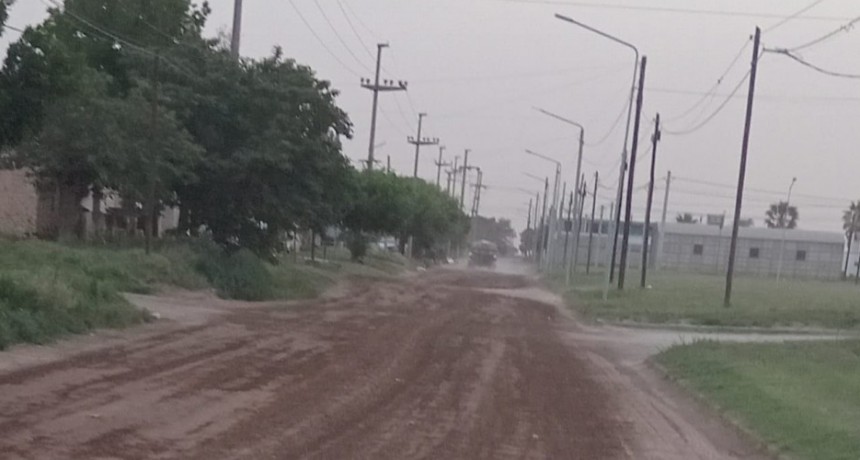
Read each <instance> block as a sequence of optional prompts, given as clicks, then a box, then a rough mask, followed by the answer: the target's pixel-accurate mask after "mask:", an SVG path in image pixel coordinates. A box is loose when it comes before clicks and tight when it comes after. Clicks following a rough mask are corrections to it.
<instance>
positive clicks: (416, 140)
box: [406, 113, 439, 185]
mask: <svg viewBox="0 0 860 460" xmlns="http://www.w3.org/2000/svg"><path fill="white" fill-rule="evenodd" d="M426 116H427V114H426V113H419V114H418V134H417V135H416V136H415V137H412V136H409V137H407V138H406V141H407V142H409V143H410V144H412V145H414V146H415V169H414V170H413V171H412V177H418V155H419V154H420V153H421V146H422V145H439V138H433V139H430V138H426V137H421V123H422V122H423V121H424V117H426ZM437 185H438V181H437Z"/></svg>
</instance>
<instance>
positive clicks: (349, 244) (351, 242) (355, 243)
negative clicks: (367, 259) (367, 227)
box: [346, 232, 367, 260]
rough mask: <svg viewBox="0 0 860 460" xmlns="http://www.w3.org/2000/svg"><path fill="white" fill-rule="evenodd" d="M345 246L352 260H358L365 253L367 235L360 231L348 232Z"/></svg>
mask: <svg viewBox="0 0 860 460" xmlns="http://www.w3.org/2000/svg"><path fill="white" fill-rule="evenodd" d="M346 248H347V249H349V253H350V255H351V256H352V260H360V259H362V258H364V256H365V255H367V237H366V236H364V235H363V234H362V233H361V232H349V233H348V234H347V235H346Z"/></svg>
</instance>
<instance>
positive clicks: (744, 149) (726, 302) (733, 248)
mask: <svg viewBox="0 0 860 460" xmlns="http://www.w3.org/2000/svg"><path fill="white" fill-rule="evenodd" d="M760 45H761V29H760V28H758V27H756V28H755V39H754V40H753V52H752V63H751V64H750V88H749V91H748V92H747V114H746V120H745V122H744V140H743V145H742V146H741V166H740V171H739V172H738V191H737V196H736V197H735V221H734V222H732V242H731V245H730V246H729V266H728V270H727V271H726V294H725V297H724V298H723V306H725V307H726V308H728V307H730V306H731V305H732V282H733V281H734V276H735V255H736V252H737V249H738V231H739V230H740V223H741V206H742V205H743V201H744V180H745V179H746V175H747V153H748V152H749V146H750V129H751V128H752V114H753V102H754V101H755V78H756V74H757V73H758V58H759V46H760Z"/></svg>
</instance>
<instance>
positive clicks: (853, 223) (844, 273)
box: [842, 206, 860, 279]
mask: <svg viewBox="0 0 860 460" xmlns="http://www.w3.org/2000/svg"><path fill="white" fill-rule="evenodd" d="M852 207H853V206H852ZM857 214H858V213H857V208H856V207H855V209H854V210H853V211H852V216H851V228H849V229H848V254H847V255H846V256H845V269H844V270H842V278H843V279H845V278H848V262H849V261H850V260H851V243H852V242H853V241H854V229H855V228H857ZM858 262H860V257H858Z"/></svg>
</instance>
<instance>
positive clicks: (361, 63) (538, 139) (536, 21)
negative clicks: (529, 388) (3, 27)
mask: <svg viewBox="0 0 860 460" xmlns="http://www.w3.org/2000/svg"><path fill="white" fill-rule="evenodd" d="M813 3H815V2H813V0H719V1H717V0H696V1H689V0H647V1H646V0H642V1H639V0H636V1H633V0H618V1H617V2H612V3H609V2H603V1H598V0H591V1H582V2H574V1H570V2H568V1H567V0H558V1H545V2H541V3H538V2H535V3H529V0H523V1H519V2H513V1H505V0H318V1H315V0H292V1H291V0H245V14H244V33H243V43H242V54H243V55H245V56H252V57H260V56H263V55H266V54H267V53H269V52H270V51H271V49H272V47H273V46H275V45H280V46H282V47H283V48H284V50H285V52H286V54H287V55H288V56H292V57H294V58H295V59H297V60H298V61H299V62H302V63H306V64H309V65H311V66H312V67H313V68H314V69H316V70H317V72H318V75H319V77H320V78H324V79H328V80H331V81H332V82H333V84H334V86H335V87H337V88H338V89H340V91H341V96H340V98H339V103H340V105H341V106H342V107H343V108H344V109H345V110H346V111H347V112H348V113H349V115H350V117H351V119H352V121H353V122H354V124H355V137H354V139H353V140H351V141H347V142H346V144H345V153H346V154H347V155H348V156H349V157H350V158H352V159H354V160H358V159H363V158H366V155H367V143H368V135H369V125H370V106H371V95H370V93H369V92H368V91H366V90H363V89H362V88H360V86H359V78H360V77H372V72H371V68H372V67H373V64H374V60H373V59H372V58H371V55H370V51H373V48H375V43H377V42H379V41H386V42H389V43H390V44H391V48H390V49H389V50H387V51H386V52H385V54H384V58H383V67H384V68H385V69H386V73H385V74H384V77H386V78H392V79H402V80H408V81H409V82H410V85H409V95H408V96H407V95H405V94H402V93H400V94H384V95H382V96H381V97H380V101H381V103H380V107H381V111H382V113H381V115H380V118H379V128H378V132H377V142H379V143H381V142H385V145H384V146H383V147H382V148H381V149H378V150H377V155H378V156H379V157H382V159H383V160H384V158H385V156H387V155H390V156H391V162H392V165H393V166H394V167H395V168H396V169H397V170H398V172H400V173H402V174H410V173H411V171H412V161H413V148H412V147H411V146H410V145H408V144H407V143H406V136H407V135H414V133H415V125H416V120H415V119H416V115H415V112H427V113H428V114H429V117H428V118H427V119H426V121H425V125H424V134H425V135H427V136H431V137H439V138H441V140H442V143H443V144H444V145H446V146H447V148H448V150H447V159H448V160H450V159H452V157H453V155H462V152H463V149H465V148H470V149H472V154H471V160H472V162H473V163H474V164H476V165H478V166H480V167H482V168H483V170H484V179H485V183H487V184H489V185H490V186H491V188H490V189H489V190H487V191H486V192H485V193H484V195H483V197H484V199H483V206H482V214H484V215H491V216H500V217H510V218H512V219H513V220H514V222H515V225H516V226H517V227H518V228H519V229H521V228H523V227H524V226H525V216H526V207H527V205H528V199H529V197H528V196H527V195H526V194H524V193H519V192H511V191H507V190H503V189H499V188H498V187H522V188H527V189H530V190H535V191H536V190H537V189H538V188H540V184H538V182H537V181H534V180H533V179H530V178H528V177H526V176H524V175H523V174H522V172H523V171H525V172H529V173H531V174H536V175H541V176H544V175H550V174H552V172H553V168H554V166H553V165H551V164H550V163H547V162H543V161H541V160H537V159H535V158H533V157H529V156H526V155H525V154H524V153H523V150H524V149H526V148H529V149H532V150H535V151H538V152H541V153H543V154H546V155H548V156H553V157H555V158H557V159H558V160H560V161H562V162H563V163H564V178H565V180H567V181H569V182H572V181H573V180H574V177H573V176H574V167H575V163H574V159H575V157H574V154H575V151H576V137H577V135H578V133H577V132H576V131H575V130H574V129H572V128H571V127H568V126H567V125H563V124H561V123H559V122H557V121H554V120H552V119H550V118H547V117H545V116H543V115H540V114H538V113H536V112H534V111H533V110H532V109H531V108H532V107H533V106H539V107H543V108H545V109H547V110H550V111H553V112H556V113H559V114H561V115H564V116H566V117H568V118H571V119H573V120H576V121H579V122H580V123H582V124H584V125H585V126H586V128H587V133H586V142H592V143H593V142H597V141H598V140H600V138H602V137H603V136H604V135H605V134H607V132H608V131H609V130H610V128H611V127H612V126H613V122H614V121H615V120H616V119H617V118H618V115H619V113H620V112H621V110H622V108H623V106H624V104H625V101H626V97H627V91H628V89H629V84H630V78H631V70H632V53H631V51H630V50H628V49H626V48H624V47H621V46H619V45H617V44H614V43H612V42H610V41H608V40H606V39H603V38H600V37H598V36H596V35H593V34H590V33H587V32H585V31H583V30H581V29H579V28H576V27H574V26H572V25H569V24H567V23H563V22H561V21H559V20H557V19H555V18H554V17H553V14H554V13H556V12H558V13H562V14H566V15H569V16H572V17H575V18H577V19H579V20H581V21H583V22H586V23H588V24H591V25H593V26H594V27H597V28H600V29H603V30H605V31H607V32H610V33H613V34H615V35H617V36H619V37H621V38H624V39H625V40H627V41H629V42H631V43H633V44H635V45H637V46H638V47H639V49H640V50H641V51H642V53H643V54H645V55H647V56H648V70H647V83H646V85H645V86H646V89H647V91H646V94H645V110H644V112H643V125H642V127H643V130H650V129H651V120H652V119H653V118H654V115H655V113H657V112H658V111H659V112H660V113H661V115H662V117H663V118H664V119H669V120H671V119H672V118H676V117H678V116H679V115H682V114H684V113H685V112H687V111H688V109H689V108H690V107H691V106H693V104H696V103H697V102H700V100H701V99H702V94H704V93H706V92H707V91H708V90H709V89H710V88H711V87H712V86H713V85H714V84H715V82H716V81H717V79H718V78H719V77H720V75H722V74H723V72H724V71H725V70H726V68H727V67H728V65H729V63H730V62H731V61H732V60H733V59H734V58H735V56H737V55H738V51H739V50H740V49H741V47H742V46H743V45H744V43H746V42H748V40H749V37H750V35H751V34H752V32H753V30H754V27H755V26H756V25H760V26H762V27H763V28H765V29H766V28H768V27H772V26H774V25H775V24H777V23H779V22H781V21H780V19H779V17H780V16H788V15H791V14H793V13H796V12H797V11H800V10H801V9H803V8H805V7H807V6H809V5H811V4H813ZM210 4H211V6H212V9H213V14H212V17H211V19H210V23H209V32H210V33H211V34H213V35H214V34H216V33H218V32H219V31H225V30H228V29H229V23H230V21H231V18H232V4H233V2H232V0H211V1H210ZM341 5H343V6H344V8H343V9H342V8H341ZM607 5H626V6H630V5H634V6H636V7H647V8H645V9H639V8H637V9H629V8H611V7H607ZM650 7H656V8H657V9H663V8H665V9H674V8H682V9H696V10H704V11H710V12H714V11H722V12H727V13H729V14H710V13H709V14H692V13H684V12H677V11H665V10H661V11H657V10H655V9H650ZM45 9H46V6H45V3H44V2H42V0H18V2H17V4H16V5H15V6H14V7H13V9H12V13H11V17H10V20H9V23H10V24H11V25H13V26H18V27H23V26H26V25H29V24H33V23H36V22H39V21H40V20H41V19H42V18H43V17H44V15H45ZM297 10H298V11H297ZM321 10H322V12H321ZM299 12H300V13H301V15H302V16H304V18H305V20H306V21H307V22H308V24H309V25H310V28H309V27H308V25H306V24H305V23H304V22H303V21H302V19H301V18H300V16H299ZM323 12H324V13H323ZM735 13H738V14H735ZM347 16H348V17H349V19H350V20H351V21H352V23H353V25H354V26H355V29H356V30H357V32H358V34H359V35H360V39H359V38H358V37H357V36H356V34H355V33H354V32H353V31H352V29H351V28H350V25H349V23H348V22H347V19H346V18H347ZM857 16H860V2H857V1H855V0H823V1H821V2H820V3H818V4H817V5H816V6H815V7H814V8H811V9H810V10H809V11H807V12H806V13H804V14H803V15H802V16H800V17H799V18H797V19H794V20H791V21H789V22H787V23H785V24H783V25H781V26H779V27H777V28H775V29H774V30H773V31H769V32H767V33H765V34H764V36H763V39H762V40H763V42H764V44H765V46H771V47H790V46H793V45H798V44H801V43H804V42H807V41H809V40H812V39H814V38H816V37H818V36H821V35H823V34H825V33H827V32H829V31H831V30H834V29H836V28H838V27H840V26H841V25H843V24H845V23H847V22H848V21H849V20H850V19H852V18H854V17H857ZM326 18H327V19H328V20H329V21H330V22H331V24H332V25H333V27H334V28H335V29H336V30H337V31H338V33H339V34H340V37H341V39H338V37H337V35H336V34H335V32H334V30H333V28H332V27H331V26H330V25H329V23H328V22H327V21H326ZM311 29H312V30H313V32H315V33H316V35H317V36H318V37H319V39H317V38H316V37H315V36H314V33H312V32H311ZM16 39H17V33H15V32H12V31H8V32H7V34H6V35H5V36H4V37H3V39H2V46H3V47H4V48H5V46H6V45H7V44H8V42H9V41H10V40H16ZM341 40H342V41H343V43H342V42H341ZM321 41H322V43H321ZM323 43H324V45H323ZM344 43H345V45H346V46H344ZM365 45H366V46H368V47H370V48H371V50H367V49H365ZM858 47H860V31H856V30H855V31H853V33H842V34H840V35H838V36H836V37H834V38H833V39H831V40H828V41H826V42H824V43H822V44H820V45H817V46H815V47H813V48H810V49H807V50H804V52H803V53H802V56H803V57H804V58H805V59H807V60H809V61H810V62H813V63H815V64H816V65H819V66H821V67H825V68H827V69H832V70H836V71H841V72H846V73H858V74H860V53H858V52H857V50H858ZM326 48H328V50H330V51H327V50H326ZM750 49H751V48H749V47H748V48H746V50H744V52H743V55H742V56H741V58H740V59H739V61H738V62H737V64H736V65H735V66H734V67H733V68H732V69H731V70H730V72H729V73H728V74H727V75H726V77H725V79H724V80H723V83H722V84H721V85H720V86H719V87H718V89H717V90H716V96H714V97H709V98H707V99H706V100H705V101H704V103H702V104H700V105H699V106H698V108H696V109H695V110H693V111H691V112H689V114H688V115H687V116H685V117H684V118H681V119H677V120H675V121H673V122H668V121H667V122H666V128H667V129H670V130H684V129H686V128H689V127H692V126H695V125H696V124H697V122H698V121H699V120H702V119H703V118H704V117H705V116H707V115H709V114H710V113H711V112H713V111H714V110H715V109H716V108H717V107H718V106H719V105H720V104H721V103H722V101H723V100H725V96H726V95H728V94H729V93H730V92H731V91H732V89H734V88H735V87H736V85H737V84H738V82H739V81H740V79H741V78H742V77H743V76H744V74H745V73H746V71H747V70H748V67H749V60H750V53H751V51H750ZM332 54H333V55H335V56H336V58H334V57H332ZM353 55H354V56H353ZM338 60H339V61H340V62H338ZM745 94H746V85H743V86H742V88H741V90H740V91H739V92H738V93H737V95H736V97H735V98H732V99H731V100H730V101H729V102H728V104H727V105H726V107H725V109H724V110H723V111H722V112H721V113H720V114H719V115H718V116H717V117H716V118H714V119H713V121H711V122H710V123H709V124H707V125H706V126H705V127H703V128H702V129H700V130H698V131H696V132H694V133H692V134H689V135H686V136H670V135H668V134H664V136H663V142H662V143H661V145H660V147H659V150H658V152H659V158H658V162H657V171H658V172H657V176H658V178H659V177H664V176H665V174H666V171H667V170H672V172H673V175H675V176H678V177H679V180H678V181H677V182H674V183H673V187H672V195H671V198H670V204H669V212H670V213H672V214H674V213H677V212H684V211H686V212H692V213H696V214H705V213H722V212H723V211H729V215H731V212H732V209H733V202H734V198H733V197H734V191H733V190H732V189H731V188H729V187H723V186H720V185H719V184H727V185H730V184H733V183H735V182H736V180H737V171H738V161H739V156H740V145H741V135H742V131H743V117H744V107H745V104H744V101H745ZM757 95H758V96H757V99H756V110H755V117H754V120H753V134H752V140H751V150H750V159H749V169H748V175H747V191H748V192H747V193H748V194H747V198H748V199H747V200H746V201H745V203H744V212H743V214H744V216H746V217H752V218H755V219H756V220H757V222H756V223H757V225H762V218H763V216H764V211H765V209H766V208H767V205H768V203H770V202H774V201H776V200H778V199H779V196H778V195H776V194H774V193H770V191H774V190H779V191H783V190H787V188H788V185H789V183H790V182H791V179H792V177H795V176H796V177H797V178H798V181H797V185H796V186H795V189H794V193H795V195H794V199H793V200H792V202H793V203H794V204H796V205H797V206H798V208H799V211H800V227H802V228H806V229H820V230H834V231H836V230H839V228H840V219H841V210H842V209H844V208H845V207H846V206H847V204H848V201H849V200H851V199H858V198H860V183H858V181H857V179H856V178H857V177H860V155H858V145H860V80H856V79H855V80H851V79H839V78H833V77H828V76H825V75H822V74H819V73H816V72H814V71H811V70H809V69H806V68H804V67H801V66H800V65H799V64H797V63H794V62H792V61H790V60H788V59H787V58H785V57H782V56H778V55H774V54H766V55H765V56H764V58H763V60H762V64H761V66H760V73H759V84H758V89H757ZM623 135H624V131H623V120H622V123H620V124H619V125H618V127H617V128H616V129H615V131H613V132H612V133H611V134H610V136H609V137H608V138H607V139H606V141H605V142H603V143H602V144H600V145H597V146H593V147H587V148H586V153H585V163H584V172H585V173H586V175H587V176H589V179H588V180H589V184H592V180H593V175H594V172H595V170H599V171H600V174H601V183H602V184H604V185H605V186H614V185H615V184H616V183H617V182H616V179H617V165H618V161H619V154H620V151H621V148H622V144H623ZM647 139H648V137H647V136H645V137H643V140H645V141H646V144H647ZM648 152H649V149H648V148H647V146H645V147H644V148H643V150H640V162H639V164H638V165H637V171H636V180H635V183H636V185H637V187H638V186H641V185H644V184H646V183H647V177H648V168H649V163H650V159H647V158H646V154H647V153H648ZM437 154H438V151H437V150H436V149H435V148H432V147H430V148H424V149H422V158H421V162H420V175H421V176H422V177H424V178H426V179H428V180H429V179H433V180H435V166H433V161H434V160H435V159H436V156H437ZM461 161H462V160H461ZM703 181H704V182H708V183H710V184H717V185H708V184H703V183H702V182H703ZM492 186H496V188H492ZM754 190H755V191H754ZM656 193H657V196H656V198H655V203H656V204H655V208H656V211H657V212H658V213H659V212H660V208H661V207H662V193H663V188H662V186H661V187H660V188H659V189H658V191H657V192H656ZM636 196H637V198H636V200H635V202H634V218H635V219H637V220H639V219H642V218H643V210H644V203H645V193H644V189H640V190H637V193H636ZM613 199H614V193H613V192H611V191H608V190H605V189H601V190H600V192H599V193H598V207H599V205H601V204H604V205H607V207H608V204H609V202H610V201H612V200H613ZM607 212H608V209H607ZM657 215H658V216H659V214H657Z"/></svg>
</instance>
